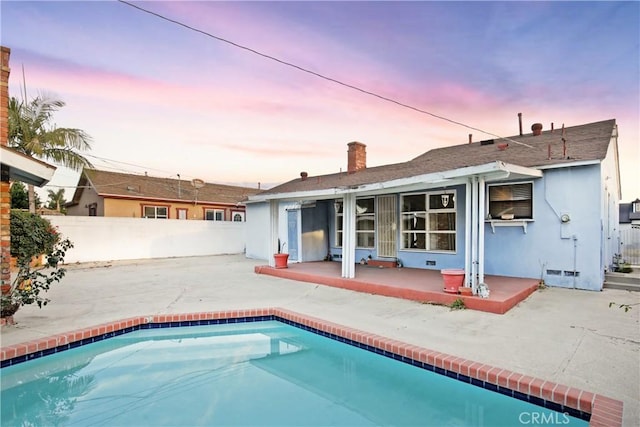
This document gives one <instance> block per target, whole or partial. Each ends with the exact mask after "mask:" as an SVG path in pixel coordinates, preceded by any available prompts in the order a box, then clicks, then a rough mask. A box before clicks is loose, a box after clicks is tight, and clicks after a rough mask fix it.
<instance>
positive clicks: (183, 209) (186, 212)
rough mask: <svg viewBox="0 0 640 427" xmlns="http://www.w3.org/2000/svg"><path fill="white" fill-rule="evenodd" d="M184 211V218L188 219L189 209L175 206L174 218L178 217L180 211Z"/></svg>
mask: <svg viewBox="0 0 640 427" xmlns="http://www.w3.org/2000/svg"><path fill="white" fill-rule="evenodd" d="M183 211H184V219H185V220H186V219H189V209H188V208H176V219H180V212H183Z"/></svg>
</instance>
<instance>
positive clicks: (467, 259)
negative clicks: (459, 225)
mask: <svg viewBox="0 0 640 427" xmlns="http://www.w3.org/2000/svg"><path fill="white" fill-rule="evenodd" d="M472 182H473V180H472V179H471V178H469V179H467V183H466V187H465V209H464V210H465V212H466V214H465V217H464V221H465V223H464V272H465V278H464V283H465V285H466V286H469V287H472V285H473V281H472V277H473V275H472V274H471V264H472V261H471V209H473V208H472V206H473V205H472V202H471V187H472V185H473V184H472Z"/></svg>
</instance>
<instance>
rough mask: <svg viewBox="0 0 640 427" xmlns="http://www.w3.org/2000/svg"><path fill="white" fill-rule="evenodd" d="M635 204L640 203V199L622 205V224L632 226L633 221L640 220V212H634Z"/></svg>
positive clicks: (620, 209)
mask: <svg viewBox="0 0 640 427" xmlns="http://www.w3.org/2000/svg"><path fill="white" fill-rule="evenodd" d="M634 203H640V199H635V200H634V201H633V202H631V203H620V205H619V206H618V209H619V220H618V221H619V222H620V224H630V223H631V222H632V221H633V220H638V219H640V212H634V211H633V205H634Z"/></svg>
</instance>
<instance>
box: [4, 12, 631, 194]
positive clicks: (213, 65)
mask: <svg viewBox="0 0 640 427" xmlns="http://www.w3.org/2000/svg"><path fill="white" fill-rule="evenodd" d="M138 4H140V5H141V6H142V7H145V8H148V9H150V10H153V11H155V12H158V13H161V14H163V15H165V16H168V17H171V18H172V19H175V20H178V21H181V22H184V23H186V24H188V25H191V26H193V27H195V28H198V29H201V30H203V31H207V32H209V33H212V34H215V35H216V36H219V37H222V38H225V39H227V40H231V41H233V42H235V43H238V44H242V45H245V46H248V47H251V48H253V49H255V50H258V51H260V52H264V53H266V54H269V55H272V56H275V57H278V58H280V59H283V60H286V61H288V62H292V63H294V64H296V65H299V66H301V67H305V68H307V69H311V70H313V71H315V72H318V73H321V74H324V75H327V76H329V77H331V78H334V79H337V80H341V81H344V82H345V83H348V84H351V85H355V86H358V87H361V88H363V89H365V90H368V91H371V92H375V93H378V94H380V95H383V96H386V97H389V98H393V99H397V100H398V101H401V102H403V103H406V104H410V105H412V106H415V107H417V108H420V109H423V110H427V111H429V112H432V113H435V114H437V115H440V116H445V117H447V118H450V119H452V120H455V121H458V122H463V123H465V124H467V125H470V126H473V127H477V128H481V129H483V130H486V131H487V132H489V133H493V134H498V135H501V136H512V135H515V134H517V132H518V121H517V113H518V112H522V113H523V116H524V123H525V131H528V129H529V127H530V125H531V124H532V123H534V122H541V123H543V124H544V127H545V129H549V128H550V124H551V123H552V122H553V123H554V124H555V126H556V127H561V126H562V124H565V125H566V126H574V125H579V124H584V123H590V122H594V121H600V120H606V119H610V118H615V119H616V120H617V123H618V126H619V133H620V138H619V146H620V167H621V176H622V191H623V195H622V198H623V201H630V200H632V199H635V198H636V197H640V177H639V176H638V170H639V168H638V165H639V164H640V161H639V159H640V154H639V152H638V146H639V145H640V144H639V141H640V119H639V116H640V111H639V105H640V95H639V82H638V75H639V72H640V70H639V64H640V59H639V54H638V50H639V49H638V48H639V40H638V38H639V36H638V34H640V31H639V24H638V19H637V18H638V9H639V7H638V4H637V3H622V2H613V3H544V2H536V3H519V2H517V3H491V2H480V3H437V2H417V3H377V2H361V3H340V2H292V3H288V2H281V3H270V2H261V3H249V2H240V3H237V2H236V3H226V2H145V3H138ZM463 6H464V7H463ZM2 12H3V13H2V44H3V45H6V46H8V47H10V48H11V49H12V57H11V65H12V74H11V80H10V92H11V95H13V96H19V94H20V90H21V84H22V73H21V68H22V66H24V68H25V74H26V80H27V89H28V93H29V95H30V96H33V95H35V94H36V93H37V92H38V91H46V92H49V93H53V94H55V95H57V96H58V97H60V98H61V99H63V100H64V101H66V103H67V106H66V107H65V108H63V109H62V110H61V111H60V112H59V113H58V114H57V115H56V117H55V121H56V123H57V124H58V126H70V127H79V128H82V129H84V130H86V131H87V132H88V133H89V134H90V135H92V137H93V139H94V142H93V150H92V151H91V152H90V153H89V154H91V155H93V156H97V157H101V158H106V159H114V160H117V161H119V162H122V163H114V162H109V163H106V162H104V161H100V160H97V159H96V161H95V162H94V163H95V164H96V166H97V167H100V168H105V169H117V170H121V171H126V172H134V173H141V172H144V171H148V172H149V173H150V174H152V175H157V176H167V177H176V175H177V174H180V176H181V177H182V178H183V179H191V178H196V177H197V178H201V179H205V180H206V181H211V182H238V183H246V184H250V185H257V183H258V182H261V183H262V184H263V185H269V184H274V183H280V182H283V181H288V180H290V179H293V178H295V177H297V176H299V173H300V171H303V170H304V171H307V172H308V173H309V174H310V175H311V176H313V175H318V174H325V173H333V172H337V171H338V170H340V169H341V168H342V169H344V168H345V167H346V149H347V146H346V144H347V143H348V142H350V141H354V140H357V141H361V142H363V143H365V144H366V145H367V155H368V159H367V163H368V165H369V166H376V165H382V164H387V163H395V162H401V161H406V160H409V159H411V158H413V157H415V156H417V155H419V154H421V153H423V152H425V151H427V150H429V149H432V148H435V147H440V146H444V145H451V144H462V143H466V142H467V139H468V134H469V133H472V134H473V137H474V140H481V139H487V138H490V136H489V135H487V134H482V133H479V132H477V131H472V130H469V129H467V128H464V127H461V126H457V125H454V124H451V123H448V122H445V121H442V120H438V119H436V118H434V117H431V116H429V115H424V114H420V113H418V112H415V111H412V110H409V109H406V108H402V107H400V106H397V105H394V104H391V103H388V102H385V101H382V100H380V99H377V98H374V97H371V96H369V95H366V94H363V93H360V92H357V91H354V90H352V89H349V88H346V87H343V86H339V85H336V84H334V83H331V82H328V81H325V80H322V79H319V78H317V77H315V76H312V75H309V74H307V73H303V72H301V71H298V70H294V69H292V68H290V67H286V66H283V65H282V64H278V63H275V62H273V61H270V60H268V59H266V58H263V57H260V56H258V55H255V54H252V53H249V52H247V51H244V50H241V49H238V48H237V47H233V46H231V45H229V44H226V43H223V42H220V41H218V40H214V39H212V38H209V37H205V36H204V35H202V34H198V33H195V32H193V31H189V30H187V29H185V28H182V27H179V26H177V25H175V24H171V23H168V22H166V21H163V20H160V19H158V18H156V17H153V16H151V15H148V14H145V13H142V12H140V11H138V10H136V9H134V8H131V7H130V6H127V5H124V4H121V3H117V2H12V1H10V2H3V9H2ZM569 18H570V19H569ZM607 22H616V31H611V29H610V27H609V26H608V24H606V23H607ZM26 28H28V29H29V31H24V29H26ZM93 159H94V158H92V160H93ZM132 165H139V167H134V166H132ZM76 181H77V174H76V173H73V172H70V171H67V170H64V169H61V170H60V171H59V173H57V176H56V178H55V179H54V182H52V184H55V185H73V184H75V183H76ZM72 192H73V189H69V191H68V194H67V197H68V198H70V197H71V194H72Z"/></svg>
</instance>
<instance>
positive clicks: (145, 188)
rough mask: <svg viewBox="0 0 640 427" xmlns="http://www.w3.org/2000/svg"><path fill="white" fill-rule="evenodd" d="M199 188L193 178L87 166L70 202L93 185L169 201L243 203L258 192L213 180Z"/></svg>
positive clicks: (110, 193) (109, 193) (113, 194)
mask: <svg viewBox="0 0 640 427" xmlns="http://www.w3.org/2000/svg"><path fill="white" fill-rule="evenodd" d="M201 185H202V186H201V187H200V188H196V187H195V186H194V185H193V184H192V181H188V180H178V179H171V178H158V177H152V176H147V175H135V174H126V173H119V172H109V171H103V170H99V169H87V168H85V169H84V170H83V172H82V175H81V176H80V181H79V183H78V188H77V189H76V192H75V194H74V196H73V201H72V202H71V203H70V205H73V204H77V203H78V200H79V199H80V196H81V195H82V191H83V188H84V187H86V186H90V187H92V188H93V189H95V191H96V192H97V193H98V195H99V196H102V197H105V198H120V199H121V198H125V199H144V200H151V199H152V200H166V201H189V202H191V201H196V200H197V202H198V203H201V204H207V203H209V204H233V205H236V204H238V203H242V202H244V201H245V200H246V198H247V197H248V196H250V195H253V194H256V193H259V192H260V190H259V189H257V188H249V187H240V186H234V185H223V184H213V183H209V182H206V183H202V184H201Z"/></svg>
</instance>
